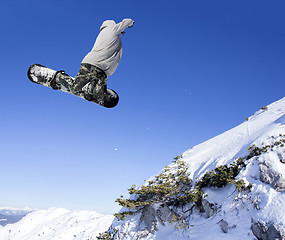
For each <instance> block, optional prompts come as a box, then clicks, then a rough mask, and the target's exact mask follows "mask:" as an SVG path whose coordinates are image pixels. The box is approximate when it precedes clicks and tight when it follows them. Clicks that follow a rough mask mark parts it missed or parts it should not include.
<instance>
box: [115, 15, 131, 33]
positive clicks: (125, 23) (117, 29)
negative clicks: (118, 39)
mask: <svg viewBox="0 0 285 240" xmlns="http://www.w3.org/2000/svg"><path fill="white" fill-rule="evenodd" d="M134 23H135V22H134V21H133V20H132V19H130V18H126V19H124V20H123V21H122V22H119V23H117V24H116V25H115V26H114V31H115V32H116V33H121V32H124V30H125V29H126V28H127V27H132V26H133V25H134Z"/></svg>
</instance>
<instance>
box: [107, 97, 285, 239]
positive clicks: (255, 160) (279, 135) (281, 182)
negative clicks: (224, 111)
mask: <svg viewBox="0 0 285 240" xmlns="http://www.w3.org/2000/svg"><path fill="white" fill-rule="evenodd" d="M284 139H285V98H283V99H281V100H279V101H276V102H274V103H272V104H271V105H268V106H267V107H264V108H262V109H261V110H259V111H257V112H256V113H255V114H254V115H253V116H251V117H249V118H248V119H247V120H246V121H245V122H244V123H242V124H240V125H239V126H237V127H235V128H233V129H231V130H229V131H226V132H225V133H223V134H221V135H219V136H217V137H214V138H212V139H210V140H208V141H206V142H204V143H201V144H199V145H197V146H195V147H193V148H191V149H189V150H188V151H186V152H184V153H183V154H182V155H181V156H182V158H181V159H182V160H183V161H185V162H186V163H187V165H188V166H189V168H188V171H189V173H190V178H191V179H193V181H198V180H199V179H201V178H202V176H203V175H204V174H205V173H206V172H209V171H211V170H213V169H215V168H216V167H218V166H220V165H227V166H229V164H231V163H233V162H234V161H235V159H237V158H240V157H241V158H245V157H246V156H248V155H249V152H248V147H249V146H252V145H256V146H258V147H261V146H266V145H268V146H269V145H272V146H274V147H271V150H269V151H267V152H265V153H262V154H261V155H260V156H258V157H252V158H250V159H249V160H247V163H246V168H245V169H243V170H242V171H241V172H240V173H239V175H238V176H237V177H236V179H237V180H240V179H242V180H243V181H244V182H245V184H246V185H248V184H251V185H252V188H251V190H250V192H246V193H239V192H238V191H237V190H236V187H235V186H234V185H231V184H228V185H226V186H225V187H223V188H219V189H217V188H209V187H206V188H205V189H203V190H204V192H205V193H206V195H205V196H206V197H205V198H206V203H207V202H208V203H210V205H209V204H208V211H209V212H208V213H207V214H206V215H208V216H205V213H201V212H200V211H194V212H193V214H192V215H191V216H190V221H189V222H188V227H187V228H186V229H179V230H176V228H175V225H174V224H171V223H167V222H163V223H162V222H161V221H159V217H157V216H158V215H157V216H156V219H157V221H156V223H155V222H152V223H155V224H157V226H158V227H156V228H157V229H158V230H157V231H152V230H150V229H151V228H148V229H147V227H144V226H142V225H143V224H145V223H143V222H142V218H141V217H142V214H141V213H140V214H139V213H138V214H136V215H135V216H133V217H129V218H127V219H126V220H124V221H117V220H115V221H114V222H113V224H112V227H111V228H110V229H111V230H112V229H114V228H115V229H116V230H117V233H116V234H115V235H114V239H124V240H131V239H159V240H167V239H169V240H170V239H171V240H172V239H181V240H182V239H183V240H184V239H195V240H198V239H199V240H200V239H203V240H204V239H209V240H210V239H219V240H220V239H250V240H252V239H257V238H258V239H264V240H265V239H266V240H268V239H269V240H271V239H272V240H273V239H285V193H284V191H285V148H284V144H283V145H282V144H280V145H278V147H277V146H275V145H274V144H275V143H276V142H280V141H285V140H284ZM171 166H172V167H173V168H174V170H172V171H176V170H175V163H173V164H170V167H171ZM162 172H163V170H162ZM153 179H154V177H152V178H150V180H153ZM195 179H197V180H195ZM132 199H133V197H132ZM213 206H214V207H213ZM211 208H213V209H211ZM157 210H158V211H159V207H158V209H157V206H154V210H152V213H144V214H143V215H144V216H143V217H144V219H145V218H146V217H145V216H146V214H149V216H151V215H152V216H151V217H150V218H151V219H152V221H153V214H155V213H154V211H157ZM160 211H161V208H160ZM211 211H212V212H214V214H211ZM146 225H147V224H146ZM205 230H206V231H205ZM142 235H143V236H144V238H142V237H141V236H142Z"/></svg>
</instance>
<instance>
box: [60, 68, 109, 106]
mask: <svg viewBox="0 0 285 240" xmlns="http://www.w3.org/2000/svg"><path fill="white" fill-rule="evenodd" d="M56 78H60V79H56V80H57V81H58V82H60V83H61V84H62V85H64V86H65V87H66V88H67V89H70V91H71V92H73V93H79V92H83V90H82V88H83V87H84V86H85V85H86V84H87V83H89V82H90V85H89V87H88V89H87V92H88V94H90V95H91V96H94V97H95V98H96V99H97V100H98V101H103V99H104V95H105V94H106V91H107V75H106V73H105V72H104V71H103V70H101V69H100V68H98V67H96V66H93V65H91V64H88V63H81V67H80V70H79V72H78V73H77V75H76V77H75V79H74V80H72V81H70V77H69V76H68V75H62V74H58V75H57V76H56Z"/></svg>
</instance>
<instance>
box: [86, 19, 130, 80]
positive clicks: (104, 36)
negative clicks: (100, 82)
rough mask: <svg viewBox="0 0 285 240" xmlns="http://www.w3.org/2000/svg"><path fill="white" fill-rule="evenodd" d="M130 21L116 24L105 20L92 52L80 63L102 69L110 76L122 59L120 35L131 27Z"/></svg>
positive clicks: (125, 20)
mask: <svg viewBox="0 0 285 240" xmlns="http://www.w3.org/2000/svg"><path fill="white" fill-rule="evenodd" d="M133 24H134V21H133V20H132V19H129V18H127V19H124V20H123V21H122V22H120V23H118V24H116V23H115V21H113V20H106V21H104V22H103V24H102V26H101V27H100V33H99V35H98V37H97V39H96V41H95V44H94V47H93V48H92V50H91V51H90V52H89V53H88V54H87V55H86V56H85V58H84V59H83V60H82V63H89V64H91V65H94V66H96V67H99V68H100V69H102V70H103V71H104V72H105V73H106V75H107V76H111V75H112V74H113V73H114V72H115V71H116V68H117V66H118V64H119V62H120V60H121V57H122V52H123V48H122V41H121V36H120V34H121V33H122V32H123V31H124V30H125V29H126V28H127V27H132V26H133Z"/></svg>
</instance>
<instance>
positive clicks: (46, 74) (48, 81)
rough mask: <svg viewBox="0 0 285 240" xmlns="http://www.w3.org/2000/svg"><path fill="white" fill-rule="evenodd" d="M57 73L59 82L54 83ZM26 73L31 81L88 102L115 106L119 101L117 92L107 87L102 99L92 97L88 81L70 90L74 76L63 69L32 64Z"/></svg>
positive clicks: (107, 106) (110, 106)
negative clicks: (58, 69)
mask: <svg viewBox="0 0 285 240" xmlns="http://www.w3.org/2000/svg"><path fill="white" fill-rule="evenodd" d="M57 74H62V76H60V78H59V79H60V83H56V84H55V81H54V79H55V77H56V75H57ZM27 75H28V78H29V80H30V81H31V82H33V83H37V84H40V85H43V86H46V87H49V88H52V89H54V90H60V91H62V92H65V93H69V94H72V95H74V96H77V97H80V98H82V99H85V100H88V101H89V102H93V103H96V104H98V105H100V106H103V107H106V108H112V107H115V106H116V105H117V104H118V102H119V96H118V94H117V93H116V92H115V91H114V90H112V89H108V88H107V89H106V93H105V96H104V101H98V100H97V99H96V98H94V96H91V95H90V94H89V93H88V89H89V87H90V83H87V84H86V85H85V86H84V87H83V88H82V91H81V92H79V93H74V92H72V86H73V82H74V78H72V77H70V76H69V75H67V74H66V73H65V72H64V71H55V70H53V69H50V68H48V67H45V66H43V65H40V64H32V65H31V66H30V67H29V69H28V72H27Z"/></svg>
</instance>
